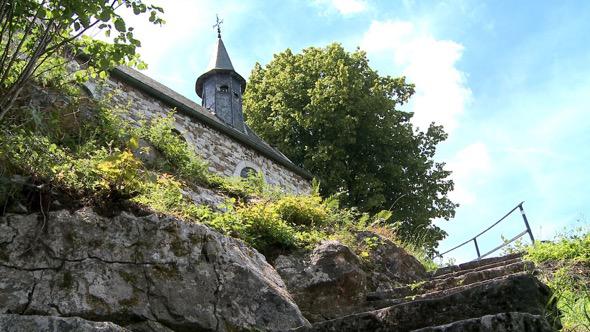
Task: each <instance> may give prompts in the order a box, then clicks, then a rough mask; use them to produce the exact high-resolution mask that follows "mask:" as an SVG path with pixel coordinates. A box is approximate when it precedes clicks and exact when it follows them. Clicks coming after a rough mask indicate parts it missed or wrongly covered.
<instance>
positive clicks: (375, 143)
mask: <svg viewBox="0 0 590 332" xmlns="http://www.w3.org/2000/svg"><path fill="white" fill-rule="evenodd" d="M413 93H414V85H412V84H408V83H406V81H405V78H404V77H400V78H392V77H389V76H385V77H383V76H379V74H378V73H377V72H376V71H375V70H373V69H371V68H370V67H369V64H368V60H367V57H366V54H365V53H364V52H363V51H360V50H356V51H355V52H352V53H349V52H347V51H345V50H344V49H343V48H342V46H341V45H339V44H332V45H329V46H327V47H326V48H315V47H311V48H307V49H305V50H303V52H302V53H300V54H293V53H292V52H291V51H290V50H286V51H285V52H282V53H280V54H277V55H275V56H274V59H273V60H272V61H271V62H270V63H269V64H268V65H266V66H265V67H262V66H261V65H260V64H256V66H255V67H254V69H253V71H252V74H251V76H250V80H249V85H248V89H247V91H246V94H245V96H244V109H245V116H246V120H247V123H248V124H249V125H250V126H251V127H252V128H253V129H254V130H255V131H256V132H257V133H258V134H260V135H261V136H262V137H263V138H264V139H265V140H267V141H268V142H269V143H271V144H272V145H275V146H277V147H278V148H279V149H280V150H281V151H282V152H283V153H285V155H287V156H288V157H289V158H290V159H291V160H292V161H293V162H294V163H296V164H298V165H300V166H302V167H304V168H306V169H308V170H309V171H311V172H312V173H313V174H315V175H316V176H317V177H319V179H320V180H321V183H322V193H323V194H324V195H327V194H334V193H337V192H343V193H342V199H343V201H344V202H345V203H346V204H347V205H348V206H357V207H359V208H360V209H361V210H362V211H368V212H373V213H375V212H377V211H379V210H382V209H388V210H392V211H393V212H394V213H393V218H391V219H390V220H392V221H395V222H397V225H398V227H399V228H398V231H399V232H400V235H401V236H402V237H403V239H404V240H406V241H413V242H414V243H417V244H420V245H425V246H426V247H427V248H430V249H432V248H433V247H434V245H435V244H436V242H438V241H439V240H441V239H442V238H443V237H444V236H445V235H446V234H445V232H444V231H443V230H441V229H440V228H439V227H437V226H435V225H433V223H432V221H433V220H434V219H436V218H444V219H449V218H451V217H452V216H453V215H454V210H455V207H456V206H457V205H456V204H454V203H453V202H451V201H450V200H449V198H448V197H447V194H448V193H449V191H451V190H452V189H453V181H452V180H450V179H449V175H450V172H449V171H447V170H445V169H444V163H437V162H435V161H434V160H433V157H434V154H435V151H436V146H437V144H438V143H440V142H441V141H443V140H445V139H446V137H447V135H446V133H445V132H444V131H443V129H442V127H441V126H436V125H434V124H431V125H430V127H429V128H428V129H427V130H426V131H425V132H421V131H417V130H416V129H415V128H414V127H413V126H412V124H411V123H410V119H411V117H412V113H408V112H403V111H400V110H398V109H396V107H399V106H400V105H402V104H404V103H406V102H407V101H408V99H409V98H410V97H411V96H412V94H413Z"/></svg>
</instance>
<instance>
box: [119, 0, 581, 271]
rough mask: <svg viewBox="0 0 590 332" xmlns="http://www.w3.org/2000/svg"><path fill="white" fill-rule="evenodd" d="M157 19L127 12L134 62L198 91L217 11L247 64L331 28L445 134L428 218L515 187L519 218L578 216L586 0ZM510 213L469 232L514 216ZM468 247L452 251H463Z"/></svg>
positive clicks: (493, 239)
mask: <svg viewBox="0 0 590 332" xmlns="http://www.w3.org/2000/svg"><path fill="white" fill-rule="evenodd" d="M160 4H161V5H163V6H164V8H165V10H166V14H165V19H166V20H167V22H168V23H167V24H166V25H165V26H163V27H161V28H154V27H150V26H149V25H148V24H146V23H144V22H141V21H139V20H137V19H135V18H132V19H130V21H131V25H132V26H134V27H135V28H136V33H137V34H138V36H139V37H140V39H141V40H142V44H143V47H142V49H140V53H141V54H142V56H143V58H144V59H145V60H146V61H147V62H148V64H149V69H148V70H147V73H146V74H147V75H149V76H151V77H153V78H155V79H158V80H159V81H161V82H162V83H164V84H166V85H168V86H170V87H171V88H173V89H175V90H176V91H178V92H180V93H182V94H183V95H185V96H187V97H189V98H191V99H194V100H196V101H198V97H197V96H196V94H195V92H194V82H195V80H196V78H197V76H198V75H199V74H200V73H202V72H203V71H204V70H205V69H206V67H207V64H208V61H209V56H210V53H211V50H212V47H213V45H214V43H215V38H216V34H215V32H214V30H213V28H212V25H213V24H214V22H215V14H216V13H218V14H219V15H220V16H221V17H222V18H223V20H224V25H223V28H222V29H223V31H222V35H223V39H224V42H225V45H226V47H227V49H228V52H229V54H230V57H231V58H232V61H233V64H234V67H235V68H236V70H237V71H238V72H240V73H241V74H242V76H244V77H248V76H249V73H250V70H251V69H252V68H253V66H254V64H255V63H256V62H260V63H261V64H266V63H268V62H269V61H270V60H271V59H272V56H273V54H275V53H278V52H281V51H283V50H285V49H286V48H290V49H292V50H293V51H295V52H298V51H300V50H301V49H303V48H305V47H309V46H317V47H323V46H325V45H327V44H329V43H332V42H340V43H342V44H343V45H344V47H346V48H347V49H348V50H351V51H352V50H354V49H355V48H356V47H357V46H360V47H361V48H362V49H363V50H365V51H367V54H368V58H369V59H370V63H371V65H372V67H373V68H375V69H377V70H378V71H379V72H380V73H381V74H383V75H392V76H400V75H406V76H407V77H408V79H409V81H411V82H413V83H415V84H416V86H417V93H416V95H415V96H414V97H413V98H412V102H411V103H410V104H409V105H408V106H407V108H406V110H408V111H413V112H415V119H414V123H415V124H416V125H417V126H418V127H421V128H425V126H426V125H427V124H428V123H430V122H431V121H435V122H437V123H439V124H442V125H444V126H445V128H446V129H447V131H448V132H449V134H450V136H449V139H448V140H447V141H446V142H444V143H443V144H441V145H440V146H439V153H438V155H437V159H438V160H439V161H444V162H447V164H448V168H450V169H451V170H453V171H454V173H453V179H454V180H455V182H456V189H455V191H454V192H453V193H452V195H451V196H452V198H453V199H454V200H455V201H456V202H458V203H459V204H461V206H460V207H459V208H458V209H457V211H456V217H455V218H454V219H453V220H450V221H439V222H437V224H438V225H440V226H441V227H442V228H443V229H445V230H446V231H447V232H448V233H449V236H448V238H447V239H446V240H444V241H443V242H442V243H441V244H440V247H439V248H440V249H441V250H444V249H445V248H449V247H451V246H452V245H453V244H455V243H458V242H461V241H463V240H465V239H468V238H469V237H471V236H472V235H475V234H476V233H478V231H479V230H481V229H482V228H484V227H486V226H487V225H489V224H491V223H492V222H493V221H495V220H496V219H498V218H499V217H501V216H502V215H503V214H504V213H505V212H507V211H508V210H510V209H511V208H512V207H513V206H515V205H516V204H518V203H519V202H520V201H525V210H526V212H527V215H528V217H529V220H530V223H531V226H532V229H533V232H534V234H535V236H536V237H537V238H539V239H549V238H552V237H553V235H554V234H555V233H556V232H558V231H560V230H562V229H563V228H564V227H575V226H584V225H586V226H587V225H588V223H589V222H590V216H589V215H590V204H589V203H590V190H589V188H590V172H589V169H590V147H589V145H590V112H589V106H590V101H589V97H590V2H588V1H583V0H581V1H532V0H528V1H500V0H499V1H481V0H474V1H470V0H457V1H413V0H400V1H393V0H392V1H385V0H384V1H363V0H315V1H295V0H283V1H245V0H242V1H221V0H220V1H202V0H168V1H160ZM519 218H520V216H515V217H513V218H511V219H510V220H509V221H508V222H507V223H503V224H502V227H501V228H499V229H497V230H496V231H495V232H494V233H491V234H489V235H488V236H486V237H485V238H483V239H481V241H480V244H481V246H482V247H483V248H482V251H485V249H488V248H492V247H494V246H495V245H496V244H498V241H500V235H503V236H505V237H512V235H514V234H517V233H518V232H519V231H520V228H521V227H523V225H522V221H521V219H519ZM473 255H474V250H473V248H472V247H469V248H467V249H466V250H464V251H462V252H457V253H456V254H454V257H455V258H456V259H457V260H458V261H463V260H467V259H470V258H473Z"/></svg>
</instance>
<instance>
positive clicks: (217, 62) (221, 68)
mask: <svg viewBox="0 0 590 332" xmlns="http://www.w3.org/2000/svg"><path fill="white" fill-rule="evenodd" d="M215 73H228V74H230V75H232V76H233V77H235V78H236V79H237V80H238V81H239V82H240V86H241V89H242V93H244V91H245V90H246V80H245V79H244V78H243V77H242V75H240V74H238V73H237V72H236V71H235V70H234V66H233V65H232V64H231V60H230V58H229V54H227V50H226V49H225V45H224V44H223V40H222V39H221V36H220V37H219V38H217V47H216V48H215V51H214V52H213V56H212V57H211V60H210V62H209V68H208V69H207V72H205V73H204V74H203V75H201V76H199V78H197V82H196V83H195V91H196V92H197V95H198V96H199V97H201V98H203V82H205V79H206V78H207V77H209V76H211V75H213V74H215Z"/></svg>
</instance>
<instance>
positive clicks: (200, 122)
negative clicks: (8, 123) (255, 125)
mask: <svg viewBox="0 0 590 332" xmlns="http://www.w3.org/2000/svg"><path fill="white" fill-rule="evenodd" d="M217 37H218V38H217V47H216V48H215V51H214V53H213V56H212V58H211V62H210V65H209V68H208V69H207V70H206V71H205V73H203V74H202V75H200V76H199V77H198V78H197V80H196V84H195V90H196V93H197V95H198V96H199V97H201V98H202V105H198V104H196V103H195V102H193V101H192V100H190V99H188V98H186V97H184V96H182V95H180V94H179V93H177V92H175V91H173V90H172V89H170V88H168V87H166V86H164V85H163V84H161V83H159V82H157V81H155V80H153V79H151V78H149V77H148V76H146V75H144V74H142V73H140V72H138V71H136V70H134V69H131V68H128V67H124V66H120V67H117V68H116V69H114V70H112V72H111V75H110V77H109V78H108V79H107V82H106V86H105V87H103V88H102V89H101V90H102V91H101V92H100V93H99V94H103V95H104V94H105V92H107V93H108V92H114V93H112V98H113V99H114V102H115V103H117V104H121V105H129V107H130V115H129V116H130V117H131V118H132V119H133V120H139V119H147V120H149V119H153V118H154V117H158V116H162V115H165V114H168V113H169V112H170V111H171V110H174V111H175V113H174V119H175V123H174V125H175V128H176V132H177V134H179V135H181V137H182V138H183V139H184V140H186V142H187V143H188V144H189V145H190V146H191V147H193V148H194V150H195V152H196V153H197V154H199V155H200V156H201V157H202V158H203V159H204V160H206V161H207V162H208V164H209V170H210V171H212V172H215V173H218V174H220V175H223V176H242V177H245V176H247V175H248V174H249V172H252V171H256V172H260V173H262V176H263V178H264V180H265V181H266V182H267V183H269V184H271V185H277V186H280V187H281V188H283V189H284V190H286V191H288V192H292V193H307V192H309V191H310V190H311V179H312V175H311V174H310V173H309V172H308V171H306V170H304V169H302V168H300V167H298V166H297V165H295V164H293V162H291V161H290V160H289V158H287V157H286V156H285V155H283V154H282V153H281V152H280V151H279V150H278V149H276V148H274V147H272V146H270V145H269V144H267V143H266V142H264V140H262V139H261V138H260V137H258V136H257V135H256V133H254V132H253V131H252V129H250V128H249V127H248V125H247V124H246V123H245V122H244V115H243V110H242V95H243V93H244V91H245V90H246V80H245V79H244V78H243V77H242V76H241V75H240V74H238V73H237V72H236V71H235V70H234V67H233V65H232V62H231V60H230V57H229V55H228V53H227V50H226V48H225V45H224V44H223V40H222V39H221V34H220V33H218V36H217ZM105 88H106V90H105ZM89 89H90V90H91V92H93V91H92V90H96V89H97V88H96V87H91V88H89ZM94 93H95V92H93V94H94Z"/></svg>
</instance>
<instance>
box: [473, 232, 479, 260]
mask: <svg viewBox="0 0 590 332" xmlns="http://www.w3.org/2000/svg"><path fill="white" fill-rule="evenodd" d="M473 243H475V250H476V251H477V260H479V258H480V257H481V254H480V253H479V246H478V245H477V240H476V238H475V237H474V238H473Z"/></svg>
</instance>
